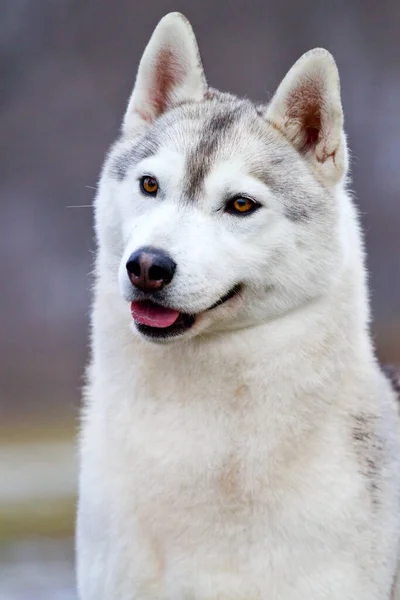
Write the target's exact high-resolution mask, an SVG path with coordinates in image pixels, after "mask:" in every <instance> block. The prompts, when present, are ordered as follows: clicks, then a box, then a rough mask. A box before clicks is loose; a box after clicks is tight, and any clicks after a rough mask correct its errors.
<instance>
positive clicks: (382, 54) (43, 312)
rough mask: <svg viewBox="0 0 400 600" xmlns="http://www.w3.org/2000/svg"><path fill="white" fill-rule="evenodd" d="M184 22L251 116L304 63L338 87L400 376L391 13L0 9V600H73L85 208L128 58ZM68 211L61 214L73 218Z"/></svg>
mask: <svg viewBox="0 0 400 600" xmlns="http://www.w3.org/2000/svg"><path fill="white" fill-rule="evenodd" d="M171 10H180V11H182V12H184V13H185V14H186V15H187V16H188V17H189V19H190V20H191V21H192V24H193V26H194V29H195V31H196V34H197V36H198V39H199V43H200V48H201V51H202V56H203V60H204V64H205V68H206V73H207V75H208V80H209V82H210V83H211V84H212V85H213V86H216V87H219V88H221V89H223V90H225V91H231V92H234V93H236V94H239V95H246V96H249V97H250V98H252V99H254V100H257V101H263V100H266V99H267V98H269V97H270V95H271V94H272V93H273V91H274V89H275V88H276V86H277V85H278V84H279V82H280V80H281V79H282V77H283V76H284V74H285V73H286V71H287V70H288V69H289V67H290V66H291V65H292V63H293V62H294V61H295V60H296V59H297V58H298V57H299V56H300V55H301V54H302V53H303V52H305V51H306V50H308V49H310V48H312V47H314V46H324V47H326V48H328V49H329V50H330V51H331V52H332V53H333V54H334V56H335V58H336V60H337V62H338V65H339V70H340V73H341V78H342V92H343V103H344V108H345V115H346V129H347V132H348V137H349V143H350V147H351V149H352V172H353V180H354V184H353V187H354V190H355V193H356V198H357V202H358V204H359V206H360V210H361V212H362V218H363V226H364V228H365V231H366V241H367V250H368V266H369V270H370V274H371V277H370V281H371V290H372V297H371V300H372V306H373V315H374V323H373V332H374V336H375V340H376V346H377V350H378V353H379V356H380V358H381V360H382V361H385V362H398V363H400V276H399V275H400V242H399V234H400V109H399V107H400V35H399V32H400V3H398V2H397V3H396V2H393V1H391V0H381V1H380V2H376V0H352V1H351V2H347V1H343V2H338V1H335V0H333V1H331V2H321V1H319V0H302V1H301V2H298V1H297V0H279V1H277V0H274V1H271V2H268V1H266V0H251V1H249V0H246V1H244V0H227V1H222V0H221V1H219V2H217V1H215V0H201V1H200V0H198V1H197V2H196V1H195V0H191V1H189V0H186V1H182V0H175V1H172V0H164V1H163V0H148V1H147V2H142V1H139V0H114V1H112V0H0V255H1V256H2V261H1V264H0V274H1V275H0V282H1V284H0V285H1V293H0V307H1V310H0V600H17V599H19V600H23V599H25V598H26V599H28V598H29V600H39V598H40V600H46V599H47V598H48V599H50V598H51V599H52V600H61V599H62V600H72V599H74V598H75V596H74V592H73V566H72V565H73V542H72V539H73V538H72V536H73V521H74V503H75V491H76V458H75V446H74V437H75V433H76V428H77V419H78V413H79V403H80V388H81V384H82V375H83V369H84V364H85V361H86V357H87V337H88V306H89V299H90V293H89V277H88V274H89V272H90V270H91V265H92V258H93V254H92V252H93V249H94V242H93V233H92V209H91V207H90V205H91V202H92V198H93V195H94V189H95V186H96V181H97V177H98V173H99V170H100V167H101V163H102V160H103V157H104V154H105V152H106V151H107V147H108V146H109V144H110V143H111V142H112V140H113V139H114V137H115V136H116V134H117V132H118V127H119V123H120V120H121V116H122V114H123V112H124V110H125V106H126V102H127V99H128V96H129V94H130V91H131V88H132V85H133V80H134V76H135V72H136V68H137V65H138V61H139V59H140V56H141V53H142V51H143V49H144V46H145V44H146V42H147V40H148V38H149V37H150V34H151V32H152V30H153V28H154V26H155V25H156V23H157V21H158V20H159V19H160V18H161V17H162V16H163V15H164V14H165V13H167V12H169V11H171ZM75 207H76V208H75Z"/></svg>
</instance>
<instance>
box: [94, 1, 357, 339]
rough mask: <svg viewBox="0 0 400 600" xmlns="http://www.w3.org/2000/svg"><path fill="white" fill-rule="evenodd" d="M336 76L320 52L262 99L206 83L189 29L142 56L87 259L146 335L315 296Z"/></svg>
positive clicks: (204, 326) (332, 148)
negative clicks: (93, 260) (110, 279)
mask: <svg viewBox="0 0 400 600" xmlns="http://www.w3.org/2000/svg"><path fill="white" fill-rule="evenodd" d="M346 172H347V151H346V142H345V136H344V133H343V114H342V107H341V101H340V89H339V77H338V72H337V68H336V65H335V62H334V60H333V58H332V57H331V55H330V54H329V53H328V52H327V51H325V50H321V49H317V50H312V51H310V52H308V53H307V54H305V55H304V56H303V57H301V58H300V60H299V61H298V62H297V63H296V64H295V65H294V66H293V67H292V69H291V70H290V71H289V73H288V74H287V75H286V77H285V79H284V80H283V82H282V83H281V85H280V86H279V88H278V90H277V92H276V94H275V96H274V97H273V99H272V101H271V102H270V103H269V104H268V105H265V106H259V105H255V104H252V103H251V102H250V101H248V100H240V99H237V98H236V97H233V96H231V95H229V94H223V93H220V92H217V91H215V90H213V89H211V88H209V87H208V86H207V83H206V79H205V76H204V72H203V67H202V64H201V60H200V55H199V52H198V47H197V44H196V40H195V37H194V34H193V32H192V29H191V27H190V25H189V23H188V22H187V20H186V19H185V18H184V17H183V16H182V15H180V14H177V13H173V14H169V15H167V16H166V17H164V18H163V19H162V20H161V22H160V23H159V25H158V26H157V28H156V30H155V32H154V34H153V36H152V38H151V40H150V42H149V44H148V46H147V48H146V50H145V52H144V55H143V57H142V60H141V63H140V66H139V70H138V74H137V79H136V83H135V86H134V90H133V93H132V96H131V99H130V101H129V105H128V109H127V112H126V114H125V118H124V122H123V127H122V136H121V138H120V139H119V140H118V141H117V143H116V144H115V145H114V147H113V148H112V150H111V152H110V154H109V156H108V159H107V161H106V163H105V166H104V169H103V176H102V180H101V182H100V188H99V194H98V198H97V204H96V224H97V233H98V238H99V260H100V261H102V263H103V264H104V265H105V268H106V269H108V270H109V271H111V273H113V274H114V275H115V278H114V281H115V286H116V287H117V285H118V286H119V293H120V294H121V295H122V297H123V299H124V300H126V302H127V303H129V304H128V305H127V313H129V305H130V307H131V314H132V317H133V322H134V324H135V327H134V329H135V331H137V332H139V334H140V335H142V336H144V337H146V338H147V339H151V340H153V341H166V340H171V339H177V338H187V337H190V336H193V335H195V334H197V333H199V332H204V331H217V330H223V329H229V328H234V327H243V326H247V325H254V324H256V323H259V322H263V321H266V320H270V319H273V318H276V317H278V316H281V315H282V314H284V313H286V312H288V311H290V310H293V309H294V308H296V307H298V306H300V305H302V304H304V303H305V302H308V301H310V300H311V299H313V298H315V297H317V296H319V295H321V294H324V293H327V292H328V290H329V286H330V285H331V284H332V282H333V281H334V280H335V278H336V277H337V276H338V273H339V270H340V268H341V263H342V255H343V248H342V244H341V239H342V238H343V237H344V236H343V233H342V232H341V218H340V215H341V212H342V210H343V207H342V206H341V204H343V198H345V195H344V194H343V191H344V186H345V178H346Z"/></svg>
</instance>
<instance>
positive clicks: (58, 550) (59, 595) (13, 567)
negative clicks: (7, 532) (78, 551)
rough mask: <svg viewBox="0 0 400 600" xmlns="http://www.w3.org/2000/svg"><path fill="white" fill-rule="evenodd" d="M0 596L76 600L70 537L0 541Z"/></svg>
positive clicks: (3, 598)
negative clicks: (10, 541) (6, 542)
mask: <svg viewBox="0 0 400 600" xmlns="http://www.w3.org/2000/svg"><path fill="white" fill-rule="evenodd" d="M0 600H76V594H75V592H74V574H73V542H72V540H71V539H67V540H51V539H44V538H43V539H40V538H38V539H34V538H33V539H31V540H29V541H27V540H25V541H19V542H13V543H10V544H4V543H3V544H0Z"/></svg>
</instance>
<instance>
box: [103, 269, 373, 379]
mask: <svg viewBox="0 0 400 600" xmlns="http://www.w3.org/2000/svg"><path fill="white" fill-rule="evenodd" d="M353 271H354V272H353ZM101 288H102V289H103V291H104V293H102V291H101ZM106 288H108V290H110V286H103V285H102V284H101V282H100V281H99V282H98V289H97V300H96V304H95V306H96V309H95V313H94V327H96V329H97V335H96V339H97V340H100V338H103V339H102V340H101V341H100V342H99V344H98V345H97V346H95V347H94V359H95V362H97V361H100V363H102V365H103V368H106V366H107V368H110V361H111V363H113V365H114V366H115V372H116V373H117V372H119V371H121V368H122V367H121V365H122V364H123V365H124V373H123V377H124V379H125V378H126V377H127V378H128V379H129V378H130V377H133V378H136V375H137V374H138V373H140V379H142V378H143V381H144V380H145V379H146V377H147V378H149V379H151V380H152V381H155V380H159V381H160V385H161V387H162V382H163V381H168V385H172V382H173V380H174V379H176V382H177V385H178V386H179V381H182V379H183V378H186V379H187V374H188V372H190V379H191V380H192V381H193V382H194V383H193V385H195V386H196V385H197V386H198V384H199V381H200V380H202V381H204V378H211V379H212V380H213V381H214V382H215V384H216V385H218V379H219V378H220V377H223V373H228V372H230V373H231V375H232V376H234V374H235V373H237V372H240V370H242V372H245V371H246V370H250V371H252V370H253V369H255V372H256V373H257V377H263V378H265V379H268V378H269V380H270V381H271V380H272V379H276V380H277V381H278V380H279V377H280V376H283V374H285V377H289V378H292V379H293V381H296V382H297V383H298V382H299V380H301V379H302V377H304V378H305V379H308V380H310V378H311V375H312V373H317V374H318V373H321V372H323V373H324V374H325V376H326V377H329V374H331V376H332V377H333V378H335V377H337V376H338V369H340V368H342V369H346V368H348V366H349V365H351V363H353V362H354V361H356V362H360V361H362V362H365V361H370V360H373V358H372V357H373V351H372V344H371V341H370V337H369V333H368V302H367V295H366V290H365V282H364V278H363V277H361V276H360V271H359V270H357V272H356V270H355V269H352V268H348V269H347V271H346V272H344V273H342V275H341V278H340V280H339V281H338V282H337V283H336V284H335V285H334V286H333V287H332V289H330V290H329V292H328V293H326V294H325V295H324V296H321V297H319V298H316V299H314V300H311V301H309V302H308V303H307V304H304V305H302V306H300V307H298V308H297V309H295V310H293V311H291V312H290V313H289V314H286V315H284V316H282V317H280V318H278V319H275V320H272V321H270V322H268V323H263V324H260V325H255V326H252V327H248V328H243V329H240V330H231V331H225V332H224V331H222V332H218V333H208V334H201V335H199V336H197V337H195V338H193V339H190V340H186V341H177V342H173V343H168V344H165V345H156V344H152V343H149V342H145V341H142V340H139V339H137V338H136V336H134V335H133V333H132V331H130V329H129V326H128V322H127V313H129V307H128V306H126V304H125V303H122V301H120V300H119V298H118V300H117V298H116V297H115V296H114V292H113V293H110V294H109V295H107V293H105V289H106ZM113 298H114V300H113ZM116 304H118V308H117V309H116ZM115 309H116V310H115ZM121 353H122V354H123V356H121ZM234 365H236V366H234ZM127 370H128V371H129V372H132V373H133V375H131V376H130V375H129V373H127V372H126V371H127ZM146 374H147V375H146Z"/></svg>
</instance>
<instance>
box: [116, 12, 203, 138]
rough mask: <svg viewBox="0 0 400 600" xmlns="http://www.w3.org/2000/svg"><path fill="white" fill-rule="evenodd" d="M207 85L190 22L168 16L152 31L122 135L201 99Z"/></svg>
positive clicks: (171, 15) (176, 14)
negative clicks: (175, 108) (171, 110)
mask: <svg viewBox="0 0 400 600" xmlns="http://www.w3.org/2000/svg"><path fill="white" fill-rule="evenodd" d="M206 91H207V83H206V79H205V76H204V71H203V66H202V64H201V59H200V53H199V49H198V46H197V42H196V38H195V36H194V33H193V30H192V27H191V25H190V23H189V21H188V20H187V19H186V17H184V16H183V15H181V14H180V13H169V14H168V15H166V16H165V17H164V18H163V19H161V21H160V22H159V24H158V25H157V27H156V28H155V30H154V33H153V35H152V36H151V39H150V41H149V43H148V45H147V47H146V49H145V51H144V53H143V56H142V59H141V61H140V65H139V69H138V73H137V77H136V82H135V87H134V89H133V92H132V96H131V98H130V100H129V104H128V108H127V111H126V113H125V118H124V122H123V126H122V129H123V132H124V133H127V132H129V131H135V129H137V128H138V127H139V128H140V127H143V126H146V125H148V124H150V123H152V122H153V121H154V120H155V119H157V117H160V116H161V115H162V114H163V113H165V112H166V111H168V110H169V109H171V108H173V107H174V106H176V105H178V104H180V103H182V102H187V101H190V100H201V99H202V98H203V97H204V94H205V93H206Z"/></svg>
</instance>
